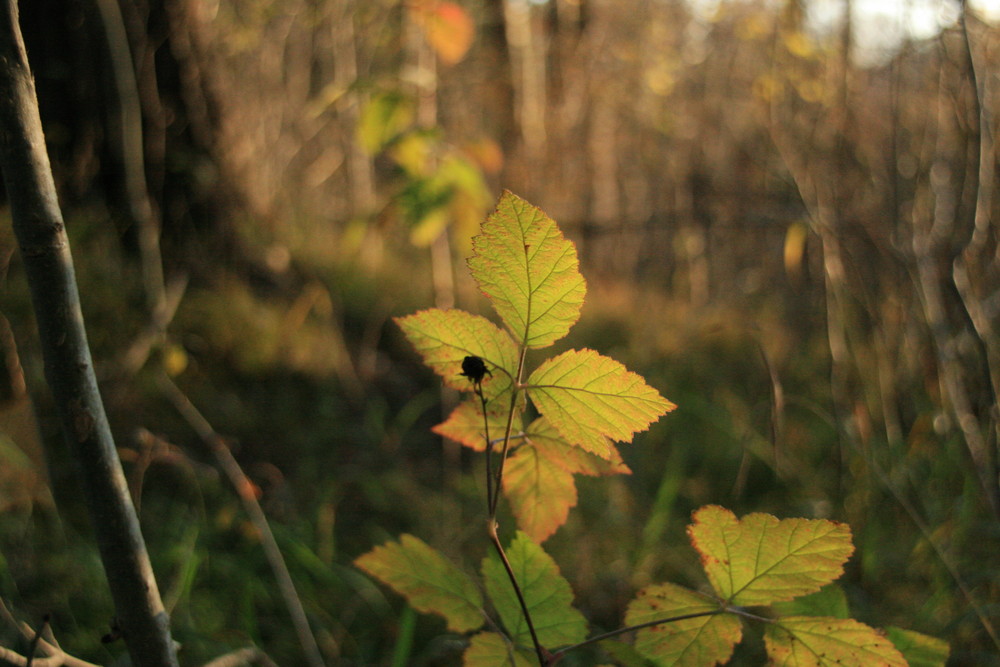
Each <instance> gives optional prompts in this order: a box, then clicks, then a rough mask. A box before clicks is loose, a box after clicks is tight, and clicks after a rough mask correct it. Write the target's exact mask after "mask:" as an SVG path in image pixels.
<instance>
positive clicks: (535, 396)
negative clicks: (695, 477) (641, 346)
mask: <svg viewBox="0 0 1000 667" xmlns="http://www.w3.org/2000/svg"><path fill="white" fill-rule="evenodd" d="M528 392H529V395H530V396H531V400H532V402H534V404H535V406H536V407H537V408H538V410H539V411H540V412H541V413H542V414H544V415H545V416H546V417H547V418H548V420H549V422H551V424H552V425H553V426H554V427H555V428H556V430H557V431H559V434H560V435H561V436H562V437H563V438H565V439H566V440H567V441H569V442H570V443H572V444H574V445H577V446H579V447H582V448H583V449H585V450H586V451H588V452H591V453H593V454H597V455H598V456H600V457H602V458H605V459H610V457H611V456H612V454H611V448H610V447H609V443H608V439H611V440H620V441H623V442H628V441H630V440H631V439H632V436H633V434H634V433H635V432H636V431H644V430H646V429H647V428H648V427H649V425H650V424H651V423H653V422H654V421H656V420H657V419H659V418H660V416H662V415H664V414H666V413H667V412H669V411H670V410H673V409H674V408H675V407H677V406H675V405H674V404H673V403H671V402H670V401H668V400H666V399H665V398H663V397H662V396H660V394H658V393H657V391H656V390H655V389H653V388H652V387H650V386H649V385H647V384H646V382H645V381H644V380H643V379H642V378H641V377H640V376H638V375H636V374H635V373H631V372H629V371H628V370H627V369H626V368H625V367H624V366H622V365H621V364H620V363H618V362H617V361H615V360H614V359H611V358H609V357H604V356H601V355H600V354H598V353H597V352H594V351H593V350H579V351H578V350H569V351H567V352H563V353H562V354H560V355H559V356H557V357H554V358H552V359H549V360H548V361H546V362H545V363H543V364H542V365H541V366H539V367H538V368H537V369H535V372H534V373H532V374H531V377H530V378H528Z"/></svg>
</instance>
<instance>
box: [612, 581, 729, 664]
mask: <svg viewBox="0 0 1000 667" xmlns="http://www.w3.org/2000/svg"><path fill="white" fill-rule="evenodd" d="M719 609H720V605H719V601H718V600H716V599H714V598H711V597H708V596H706V595H702V594H701V593H696V592H695V591H692V590H688V589H686V588H683V587H681V586H675V585H674V584H654V585H652V586H648V587H646V588H644V589H643V590H641V591H639V594H638V595H637V596H636V598H635V599H634V600H632V602H630V603H629V605H628V611H627V612H626V613H625V624H626V625H629V626H633V625H641V624H642V623H650V622H653V621H658V620H667V619H671V618H677V617H680V616H688V615H691V614H704V615H703V616H696V617H694V618H685V619H681V620H673V621H670V622H668V623H660V624H657V625H654V626H651V627H648V628H642V629H641V630H639V631H638V632H637V633H636V637H635V648H636V650H638V651H639V652H640V653H642V654H643V655H644V656H646V657H648V658H651V659H652V660H654V661H655V662H656V663H657V664H660V665H683V666H690V667H702V666H706V665H716V664H719V663H722V662H725V661H726V660H728V659H729V657H730V656H731V655H732V653H733V648H734V647H735V646H736V644H737V643H739V641H740V638H741V637H742V633H743V630H742V626H741V625H740V620H739V619H738V618H737V617H736V616H734V615H732V614H728V613H714V612H718V611H719Z"/></svg>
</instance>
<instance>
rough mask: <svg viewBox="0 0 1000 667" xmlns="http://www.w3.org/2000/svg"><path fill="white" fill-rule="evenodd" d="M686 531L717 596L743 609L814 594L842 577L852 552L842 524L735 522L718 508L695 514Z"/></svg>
mask: <svg viewBox="0 0 1000 667" xmlns="http://www.w3.org/2000/svg"><path fill="white" fill-rule="evenodd" d="M687 532H688V536H689V537H690V539H691V544H692V545H693V546H694V548H695V549H696V550H697V551H698V553H699V554H700V555H701V562H702V566H703V567H704V568H705V573H706V574H707V575H708V579H709V581H710V582H711V583H712V587H713V588H714V589H715V591H716V593H718V594H719V596H720V597H722V598H723V599H725V600H728V601H731V602H732V603H734V604H738V605H743V606H753V605H767V604H771V603H773V602H781V601H784V600H791V599H793V598H796V597H799V596H800V595H806V594H808V593H815V592H816V591H818V590H820V589H821V588H822V587H823V586H825V585H827V584H829V583H830V582H832V581H834V580H835V579H837V578H838V577H839V576H840V575H841V574H843V572H844V563H845V562H846V561H847V559H848V558H849V557H850V555H851V554H852V553H853V552H854V545H852V544H851V529H850V527H849V526H847V525H846V524H843V523H837V522H835V521H826V520H823V519H781V520H779V519H778V518H776V517H773V516H771V515H770V514H748V515H747V516H745V517H743V518H742V519H737V518H736V515H735V514H733V513H732V512H730V511H729V510H727V509H725V508H724V507H719V506H717V505H708V506H706V507H702V508H701V509H699V510H698V511H696V512H695V513H694V523H693V524H691V525H690V526H688V531H687Z"/></svg>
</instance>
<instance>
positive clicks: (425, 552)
mask: <svg viewBox="0 0 1000 667" xmlns="http://www.w3.org/2000/svg"><path fill="white" fill-rule="evenodd" d="M354 564H355V565H356V566H357V567H359V568H361V569H362V570H364V571H365V572H367V573H368V574H370V575H371V576H373V577H375V578H376V579H378V580H379V581H381V582H382V583H384V584H386V585H387V586H389V587H390V588H392V589H393V590H394V591H396V592H397V593H399V594H400V595H402V596H403V597H404V598H406V600H407V602H409V603H410V605H411V606H412V607H413V608H414V609H416V610H417V611H422V612H425V613H431V614H438V615H439V616H443V617H444V619H445V620H446V621H447V623H448V629H449V630H452V631H454V632H468V631H470V630H475V629H477V628H479V627H481V626H482V624H483V612H482V607H483V597H482V595H481V594H480V593H479V589H478V588H476V585H475V584H474V583H473V581H472V579H470V578H469V577H468V575H466V574H465V573H464V572H462V571H461V570H459V569H458V568H457V567H455V566H454V565H453V564H452V563H451V562H450V561H449V560H448V559H446V558H445V557H444V556H442V555H441V554H440V553H439V552H438V551H436V550H434V549H432V548H431V547H429V546H428V545H427V544H425V543H424V542H422V541H420V540H419V539H417V538H416V537H413V536H412V535H402V536H401V537H400V538H399V542H387V543H385V544H383V545H382V546H380V547H375V548H374V549H372V550H371V551H369V552H368V553H366V554H364V555H362V556H359V557H358V558H357V559H356V560H355V561H354Z"/></svg>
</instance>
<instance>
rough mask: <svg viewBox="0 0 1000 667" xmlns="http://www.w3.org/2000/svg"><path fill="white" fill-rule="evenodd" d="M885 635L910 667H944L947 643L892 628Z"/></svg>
mask: <svg viewBox="0 0 1000 667" xmlns="http://www.w3.org/2000/svg"><path fill="white" fill-rule="evenodd" d="M885 634H886V636H887V637H888V638H889V641H891V642H892V643H893V645H894V646H895V647H896V648H897V649H899V652H900V653H902V654H903V657H904V658H906V662H908V663H909V664H910V667H944V665H945V663H947V662H948V655H949V654H950V653H951V650H950V649H949V647H948V642H946V641H944V640H942V639H938V638H937V637H931V636H929V635H925V634H921V633H919V632H914V631H913V630H904V629H903V628H892V627H889V628H886V629H885Z"/></svg>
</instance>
